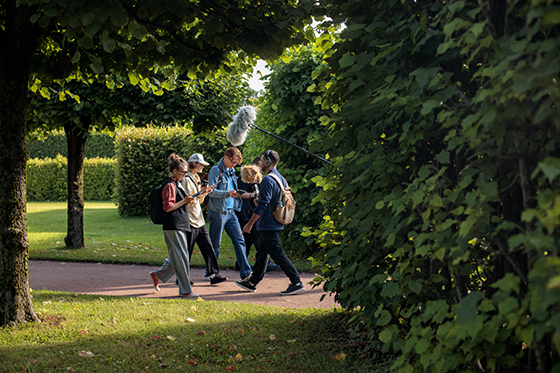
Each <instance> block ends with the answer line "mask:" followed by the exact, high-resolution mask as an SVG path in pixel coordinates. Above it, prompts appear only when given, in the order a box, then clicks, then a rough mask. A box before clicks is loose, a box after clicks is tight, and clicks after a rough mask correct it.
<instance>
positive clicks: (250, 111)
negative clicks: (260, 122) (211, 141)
mask: <svg viewBox="0 0 560 373" xmlns="http://www.w3.org/2000/svg"><path fill="white" fill-rule="evenodd" d="M255 119H257V113H256V111H255V108H254V107H252V106H243V107H242V108H241V109H239V111H238V112H237V114H236V115H235V118H234V119H233V122H232V123H231V124H230V126H229V127H228V131H227V134H226V139H227V140H228V141H229V142H230V143H231V145H233V146H238V145H241V144H243V143H244V142H245V139H246V138H247V132H249V129H251V128H255V129H258V130H259V131H261V132H263V133H266V134H267V135H270V136H272V137H274V138H277V139H278V140H281V141H284V142H285V143H286V144H289V145H291V146H293V147H295V148H298V149H299V150H302V151H304V152H305V153H307V154H309V155H312V156H313V157H315V158H317V159H319V160H321V161H323V162H325V163H328V164H331V162H330V161H327V160H326V159H325V158H322V157H319V156H318V155H317V154H313V153H311V152H310V151H308V150H306V149H303V148H302V147H300V146H297V145H296V144H293V143H291V142H289V141H288V140H284V139H283V138H281V137H280V136H277V135H275V134H273V133H270V132H268V131H267V130H264V129H262V128H260V127H257V125H255V124H254V123H253V122H254V121H255Z"/></svg>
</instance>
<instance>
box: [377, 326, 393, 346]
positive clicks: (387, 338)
mask: <svg viewBox="0 0 560 373" xmlns="http://www.w3.org/2000/svg"><path fill="white" fill-rule="evenodd" d="M391 339H393V332H391V330H390V329H389V328H387V329H385V330H383V331H382V332H381V333H379V340H380V341H381V342H383V343H389V342H391Z"/></svg>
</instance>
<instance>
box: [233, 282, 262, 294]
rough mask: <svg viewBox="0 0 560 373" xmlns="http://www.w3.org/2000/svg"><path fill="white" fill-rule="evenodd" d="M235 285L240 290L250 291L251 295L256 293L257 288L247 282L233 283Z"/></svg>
mask: <svg viewBox="0 0 560 373" xmlns="http://www.w3.org/2000/svg"><path fill="white" fill-rule="evenodd" d="M235 285H237V286H239V287H240V288H241V289H243V290H245V291H250V292H251V293H254V292H256V291H257V287H256V286H255V285H253V284H252V283H251V282H250V281H249V280H243V281H235Z"/></svg>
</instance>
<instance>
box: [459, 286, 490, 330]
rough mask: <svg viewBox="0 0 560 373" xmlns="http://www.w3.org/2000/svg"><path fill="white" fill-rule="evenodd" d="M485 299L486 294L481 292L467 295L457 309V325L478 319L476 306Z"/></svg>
mask: <svg viewBox="0 0 560 373" xmlns="http://www.w3.org/2000/svg"><path fill="white" fill-rule="evenodd" d="M482 298H484V294H483V293H482V292H480V291H473V292H472V293H470V294H469V295H467V296H466V297H465V298H464V299H463V300H462V301H461V302H459V307H458V309H457V323H458V324H465V323H467V322H469V321H470V320H472V319H474V318H475V317H476V304H477V303H478V301H480V300H481V299H482Z"/></svg>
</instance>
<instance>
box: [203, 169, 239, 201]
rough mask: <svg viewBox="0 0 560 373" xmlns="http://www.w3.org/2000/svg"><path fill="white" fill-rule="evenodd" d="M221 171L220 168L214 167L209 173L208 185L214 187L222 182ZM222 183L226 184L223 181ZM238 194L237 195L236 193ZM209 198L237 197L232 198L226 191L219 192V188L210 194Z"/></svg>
mask: <svg viewBox="0 0 560 373" xmlns="http://www.w3.org/2000/svg"><path fill="white" fill-rule="evenodd" d="M219 179H220V170H219V166H214V167H212V168H211V169H210V172H209V173H208V185H213V186H217V185H218V182H219V181H220V180H219ZM222 182H224V181H223V180H222ZM235 194H237V193H235ZM208 196H209V197H210V198H228V197H232V198H235V197H237V196H231V194H230V192H227V191H225V190H219V189H217V188H214V189H213V190H212V191H211V192H210V193H208Z"/></svg>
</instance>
